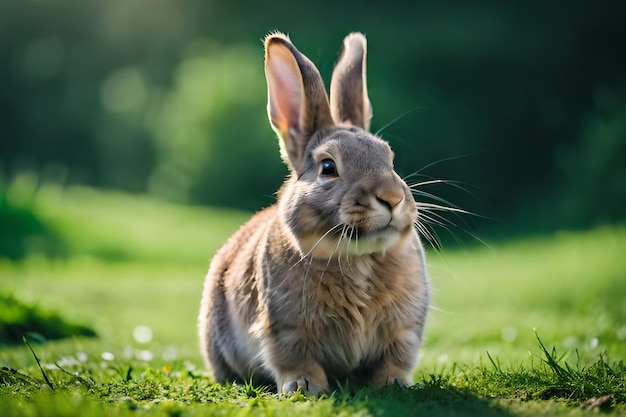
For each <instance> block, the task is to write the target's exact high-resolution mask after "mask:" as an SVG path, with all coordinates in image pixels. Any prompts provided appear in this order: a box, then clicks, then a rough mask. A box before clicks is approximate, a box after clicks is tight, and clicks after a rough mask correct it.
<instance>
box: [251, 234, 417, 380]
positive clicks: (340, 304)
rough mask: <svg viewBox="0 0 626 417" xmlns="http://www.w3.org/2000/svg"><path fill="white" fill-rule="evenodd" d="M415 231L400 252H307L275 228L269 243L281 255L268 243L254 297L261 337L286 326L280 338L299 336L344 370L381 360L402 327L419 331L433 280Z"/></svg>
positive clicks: (305, 346)
mask: <svg viewBox="0 0 626 417" xmlns="http://www.w3.org/2000/svg"><path fill="white" fill-rule="evenodd" d="M411 237H412V236H409V237H407V239H404V240H403V241H401V242H400V243H399V245H401V246H404V247H401V248H396V249H395V250H394V251H393V253H394V254H387V255H382V254H375V255H368V256H362V257H349V258H346V257H343V258H341V257H338V258H337V259H331V260H328V259H310V258H304V259H301V258H300V254H299V253H298V252H297V250H294V249H292V250H288V248H289V247H290V243H289V242H285V237H284V235H282V234H280V233H276V234H275V235H273V236H272V233H270V236H269V237H268V240H267V245H269V246H272V245H275V246H279V247H280V253H281V254H282V255H281V257H282V258H281V259H280V260H279V259H272V255H271V254H272V253H279V252H278V251H273V250H271V249H269V250H268V248H267V247H265V248H263V251H264V253H265V254H266V255H265V256H261V257H259V258H257V260H258V263H257V266H256V268H255V269H256V271H257V280H258V279H260V281H259V282H258V283H257V288H258V291H257V292H256V295H257V296H258V297H259V299H258V303H251V304H249V305H252V304H254V305H256V307H255V310H256V314H257V317H256V319H257V320H256V321H257V327H256V328H257V329H263V331H262V332H261V333H260V334H259V333H257V336H260V337H259V341H260V343H261V344H263V338H268V337H269V338H272V337H275V336H276V335H277V334H280V338H281V342H280V343H279V345H280V344H281V343H286V344H300V345H301V350H302V351H303V353H304V354H310V355H312V356H313V357H314V358H315V359H316V360H318V361H319V362H320V363H322V364H323V366H324V367H325V368H327V369H332V370H334V371H336V372H338V373H339V374H342V375H343V374H349V373H350V372H351V371H353V370H355V369H357V368H359V367H363V366H365V367H367V364H368V363H371V362H374V361H376V360H377V358H378V357H379V356H380V355H381V354H382V352H383V351H384V350H386V349H389V348H390V346H389V344H390V341H391V340H395V339H397V337H398V335H399V334H404V335H405V336H404V337H408V338H418V337H419V336H418V335H417V332H416V329H418V328H421V326H420V324H423V323H419V321H420V320H421V319H422V318H423V317H424V316H425V309H426V305H425V300H426V298H425V297H424V294H425V293H426V291H427V289H426V285H427V283H426V281H425V279H426V278H425V275H424V269H423V268H424V266H423V264H422V262H423V255H422V254H421V247H420V246H419V244H418V242H415V244H413V243H412V241H411ZM263 246H264V245H263ZM286 249H287V250H286ZM398 254H400V255H402V254H404V256H398ZM280 261H282V262H280ZM277 265H280V266H278V267H277ZM407 271H410V273H408V274H407ZM249 314H255V313H252V312H250V313H249ZM416 343H418V342H416Z"/></svg>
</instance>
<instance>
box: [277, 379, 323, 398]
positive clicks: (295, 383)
mask: <svg viewBox="0 0 626 417" xmlns="http://www.w3.org/2000/svg"><path fill="white" fill-rule="evenodd" d="M327 389H328V387H326V386H323V385H322V383H316V382H314V381H313V380H311V379H309V378H307V377H304V376H303V377H300V378H298V379H291V380H287V381H285V382H284V383H283V385H282V387H281V392H296V391H301V392H302V393H304V394H307V395H318V394H320V393H322V392H324V391H326V390H327Z"/></svg>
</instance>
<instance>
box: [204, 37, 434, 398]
mask: <svg viewBox="0 0 626 417" xmlns="http://www.w3.org/2000/svg"><path fill="white" fill-rule="evenodd" d="M366 48H367V44H366V40H365V37H364V36H363V35H362V34H360V33H352V34H350V35H348V36H347V37H346V38H345V39H344V41H343V49H342V51H341V54H340V57H339V59H338V62H337V64H336V66H335V69H334V72H333V75H332V80H331V85H330V101H329V99H328V96H327V94H326V90H325V88H324V83H323V81H322V78H321V76H320V73H319V71H318V70H317V68H316V67H315V65H314V64H313V63H312V62H311V61H310V60H309V59H308V58H307V57H306V56H304V55H303V54H302V53H300V52H299V51H298V50H297V49H296V47H295V46H294V45H293V44H292V43H291V41H290V39H289V38H288V37H287V36H286V35H284V34H282V33H272V34H270V35H268V36H267V37H266V38H265V76H266V79H267V87H268V105H267V111H268V116H269V120H270V123H271V125H272V127H273V129H274V130H275V131H276V133H277V134H278V137H279V143H280V151H281V156H282V159H283V160H284V162H285V163H286V164H287V165H288V166H289V168H290V171H291V174H290V176H289V177H288V178H287V179H286V180H285V183H284V184H283V186H282V187H281V189H280V191H279V192H278V194H277V195H278V199H277V202H276V204H274V205H272V206H270V207H267V208H265V209H264V210H262V211H260V212H258V213H257V214H255V215H254V216H253V217H252V218H251V219H250V220H249V221H248V222H247V223H245V224H244V225H243V226H242V227H241V228H240V229H239V230H238V231H237V232H236V233H235V234H234V235H233V236H232V237H230V239H229V240H228V241H227V242H226V244H225V245H224V246H223V247H222V248H221V249H220V250H219V251H218V252H217V254H216V255H215V256H214V258H213V260H212V261H211V265H210V268H209V272H208V274H207V276H206V280H205V283H204V292H203V295H202V303H201V309H200V315H199V320H198V325H199V334H200V342H201V349H202V353H203V356H204V359H205V362H206V365H207V367H208V368H210V370H211V371H212V373H213V376H214V378H215V379H216V380H217V381H218V382H225V381H231V382H234V381H249V380H252V382H253V383H254V384H261V383H262V384H272V385H273V384H275V386H276V389H277V391H278V392H293V391H297V390H301V391H303V392H305V393H307V394H310V395H316V394H318V393H320V392H328V391H330V390H331V389H335V388H337V387H340V386H341V384H344V383H345V382H346V381H349V382H353V383H356V384H357V385H369V386H384V385H387V384H393V383H399V384H402V385H409V384H411V382H412V373H413V370H414V368H415V366H416V364H417V360H418V352H419V349H420V345H421V342H422V332H423V329H424V323H425V321H426V315H427V311H428V309H429V301H430V286H429V283H428V278H427V275H426V266H425V259H424V249H423V247H422V245H421V243H420V239H419V237H418V233H417V231H416V227H415V224H416V222H417V217H418V212H417V208H416V205H415V201H414V200H413V196H412V194H411V190H410V189H409V187H408V186H407V184H406V183H405V182H404V181H403V180H402V179H401V178H400V177H399V176H398V174H397V173H396V172H395V171H394V167H393V159H394V154H393V152H392V150H391V148H390V147H389V145H388V144H387V143H386V142H385V141H383V140H382V139H380V138H378V137H376V136H375V135H373V134H371V133H369V131H368V129H369V124H370V119H371V116H372V108H371V105H370V101H369V98H368V95H367V86H366V74H365V61H366Z"/></svg>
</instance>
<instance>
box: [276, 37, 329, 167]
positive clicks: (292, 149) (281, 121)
mask: <svg viewBox="0 0 626 417" xmlns="http://www.w3.org/2000/svg"><path fill="white" fill-rule="evenodd" d="M265 78H266V79H267V113H268V115H269V119H270V122H271V124H272V127H273V128H274V130H275V131H276V133H277V134H278V136H279V138H280V150H281V156H282V158H283V160H284V161H285V162H286V163H287V164H288V165H291V167H292V168H293V169H295V170H296V172H301V169H302V167H303V155H304V149H305V147H306V144H307V142H308V141H309V139H310V138H311V136H312V135H313V134H314V133H315V132H316V131H318V130H319V129H321V128H323V127H326V126H330V125H332V124H333V121H332V117H331V115H330V107H329V105H328V96H327V95H326V90H325V89H324V82H323V81H322V77H321V76H320V73H319V71H318V70H317V68H316V67H315V65H313V63H312V62H311V61H310V60H309V59H308V58H307V57H306V56H304V55H302V54H301V53H300V52H299V51H298V50H297V49H296V47H295V46H293V44H292V43H291V42H290V40H289V38H288V37H287V36H285V35H283V34H281V33H275V34H271V35H269V36H268V37H267V38H265Z"/></svg>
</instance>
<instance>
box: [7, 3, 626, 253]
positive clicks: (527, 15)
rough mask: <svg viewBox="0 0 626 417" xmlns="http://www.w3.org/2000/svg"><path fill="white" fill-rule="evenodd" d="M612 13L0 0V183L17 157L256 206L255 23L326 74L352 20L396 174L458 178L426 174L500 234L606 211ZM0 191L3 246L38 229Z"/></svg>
mask: <svg viewBox="0 0 626 417" xmlns="http://www.w3.org/2000/svg"><path fill="white" fill-rule="evenodd" d="M624 16H626V3H624V2H617V1H612V2H587V1H568V2H564V1H561V2H558V1H557V2H541V3H539V2H537V3H535V2H517V3H513V2H507V3H502V2H471V3H469V2H468V3H465V2H454V1H440V2H421V1H420V2H397V1H389V2H384V4H383V3H381V2H378V1H377V2H369V1H362V0H361V1H358V2H356V1H344V2H336V1H332V2H331V1H318V2H315V3H314V4H312V3H310V2H309V3H306V4H303V5H298V4H296V3H293V2H290V1H282V0H279V1H274V2H271V3H269V4H261V3H257V2H224V1H206V0H183V1H176V2H173V1H169V0H133V1H123V0H110V1H87V2H85V1H82V0H56V1H54V0H19V1H17V0H6V1H3V2H1V3H0V57H2V58H1V59H0V92H1V93H0V120H1V122H0V173H1V177H2V178H4V186H3V187H2V188H3V190H4V191H6V189H7V188H8V184H11V183H13V182H15V180H16V178H20V175H24V173H28V174H34V175H35V179H34V182H35V185H34V187H37V186H38V184H39V183H44V182H45V183H48V182H51V183H58V184H61V185H71V184H82V185H87V186H93V187H97V188H107V189H118V190H123V191H127V192H136V193H147V194H149V195H150V196H152V197H155V198H157V199H161V200H166V201H170V202H176V203H183V204H191V205H210V206H216V207H224V208H236V209H242V210H246V211H253V210H257V209H259V208H261V207H263V206H266V205H269V204H271V203H272V202H273V201H274V197H273V193H274V192H275V190H276V189H277V188H278V186H279V185H280V183H281V181H282V179H283V178H284V176H285V174H286V172H287V171H286V168H285V167H284V166H283V165H282V164H281V162H280V160H279V157H278V148H277V143H276V139H275V137H274V134H273V132H272V131H271V129H270V128H269V125H268V123H267V119H266V114H265V100H266V97H265V80H264V77H263V51H262V43H261V41H260V40H261V39H262V38H263V36H264V35H265V34H266V33H268V32H269V31H272V30H275V29H278V30H281V31H284V32H287V33H289V34H290V35H291V37H292V40H293V41H294V43H295V44H296V45H297V46H298V47H299V48H300V50H302V51H303V52H304V53H305V54H306V55H308V56H309V57H310V58H311V59H312V60H313V61H314V62H315V63H316V64H317V65H318V67H319V68H320V71H321V73H322V75H323V76H324V78H325V79H326V80H327V81H328V79H329V76H330V74H331V71H332V68H333V64H334V61H335V59H336V57H337V53H338V50H339V47H340V44H341V40H342V38H343V36H344V35H345V34H347V33H349V32H350V31H362V32H364V33H366V35H367V36H368V40H369V56H368V59H369V60H368V77H369V92H370V97H371V101H372V103H373V106H374V119H373V122H372V130H373V131H377V130H379V129H382V132H381V134H382V136H383V137H384V138H386V139H387V140H388V141H389V142H390V143H391V145H392V147H393V148H394V150H395V152H396V155H397V169H398V171H399V173H400V174H401V175H404V176H406V175H409V174H411V173H414V172H418V171H419V173H420V174H423V175H426V176H430V177H435V178H445V179H452V180H455V181H460V182H462V183H463V184H464V185H463V188H465V189H466V190H468V191H471V193H466V192H464V191H459V190H458V189H457V188H455V187H450V186H448V187H446V186H442V187H441V188H438V189H430V190H428V191H429V192H432V193H434V194H436V195H438V196H441V197H443V198H445V199H447V200H449V201H451V202H453V203H454V204H456V205H458V206H460V207H462V208H465V209H467V210H470V211H472V212H475V213H477V214H480V215H482V216H485V217H488V218H487V219H483V218H480V217H479V218H476V219H472V220H471V223H470V224H469V225H467V226H463V227H468V228H471V229H472V230H473V231H474V232H475V233H476V234H478V235H479V236H490V235H491V236H494V237H497V236H505V235H506V236H513V235H516V234H529V233H537V232H550V231H554V230H559V229H564V228H567V229H583V228H584V229H586V228H589V227H592V226H598V225H603V224H607V223H609V224H610V223H616V222H622V221H623V220H624V218H625V217H626V210H624V209H623V207H624V206H625V205H626V53H624V45H626V25H625V24H624V21H623V19H624ZM431 164H432V165H431ZM418 179H419V178H417V179H416V180H418ZM471 194H474V195H473V196H472V195H471ZM0 204H1V205H0V227H1V228H2V235H3V241H4V244H1V245H0V246H1V249H0V250H1V251H2V252H0V255H5V256H6V255H8V256H9V257H19V256H20V253H22V252H24V251H23V250H21V249H20V248H19V247H18V246H17V245H15V244H13V243H11V242H15V239H14V238H19V236H22V235H24V234H29V233H30V234H33V233H34V234H38V233H39V234H46V233H47V234H48V235H49V237H50V236H53V233H52V231H49V230H46V223H45V219H41V218H38V217H37V215H36V214H34V213H32V212H30V211H29V210H28V209H27V208H25V207H24V206H23V205H21V206H20V205H18V204H16V203H15V201H14V200H12V199H11V198H7V196H6V192H4V193H2V194H1V195H0ZM463 221H464V220H458V223H461V224H462V223H463ZM468 221H469V220H468ZM461 235H462V233H461ZM11 236H12V237H11ZM52 246H54V245H52ZM22 254H23V253H22Z"/></svg>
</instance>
